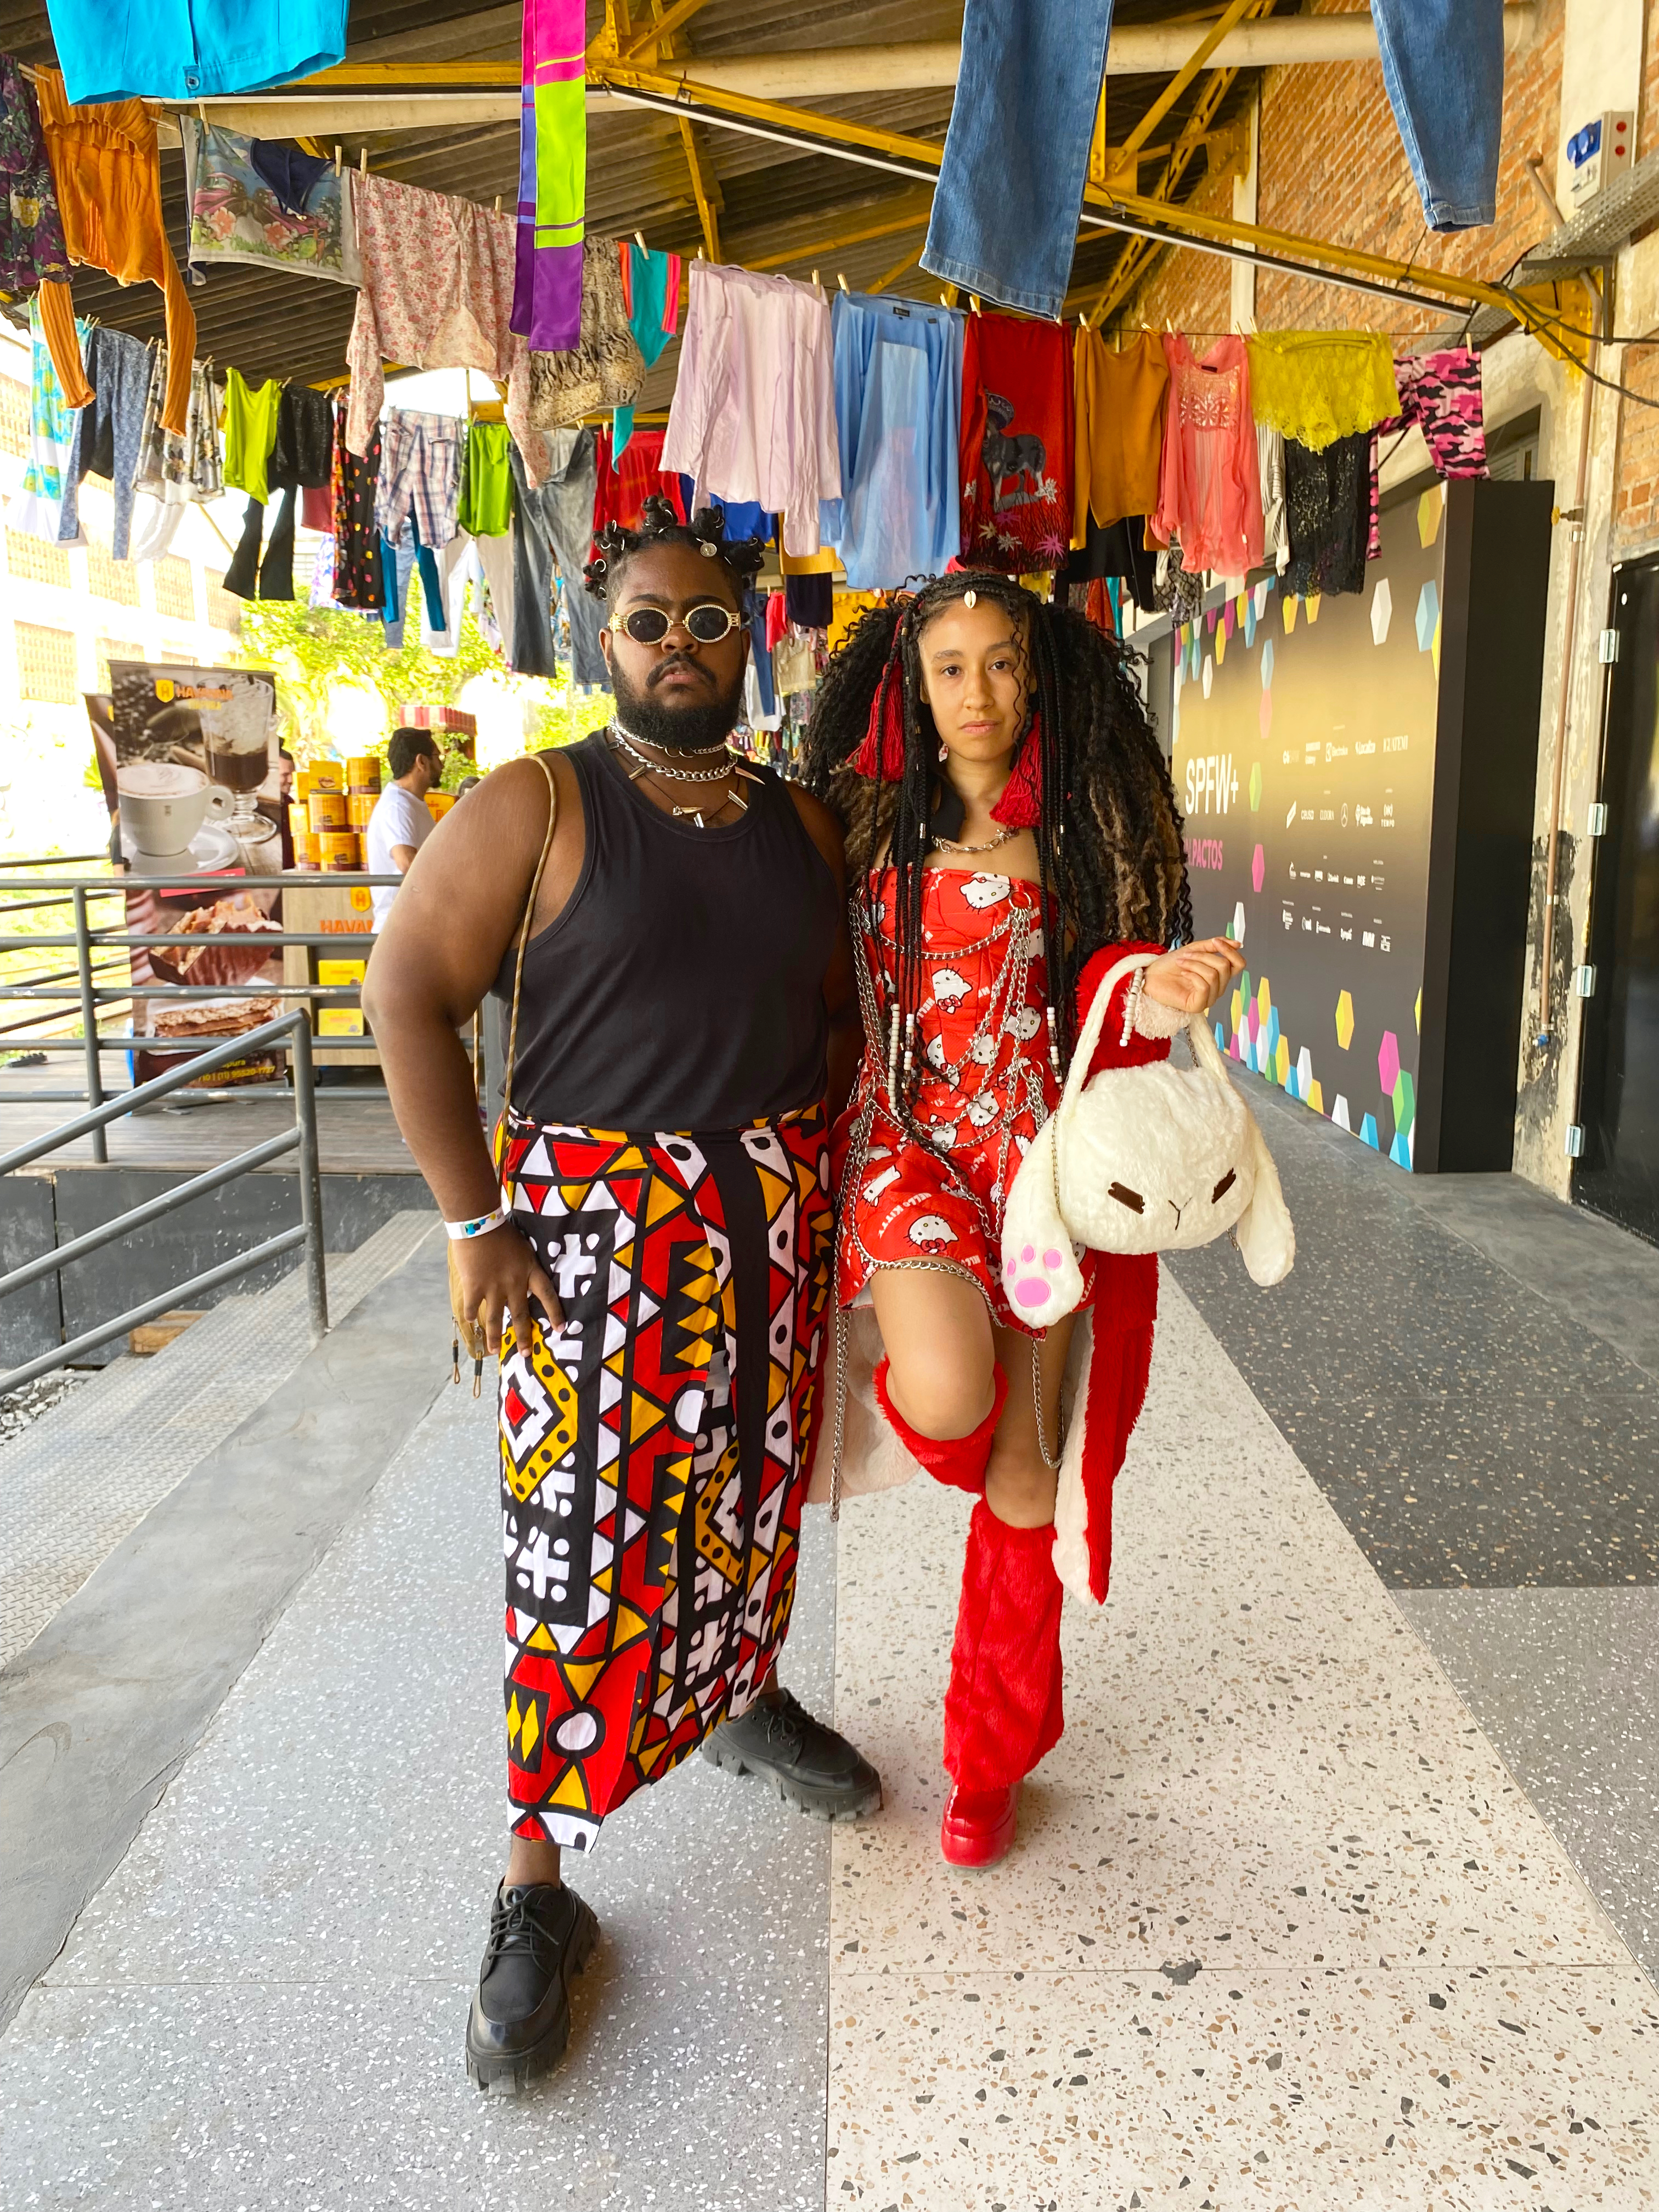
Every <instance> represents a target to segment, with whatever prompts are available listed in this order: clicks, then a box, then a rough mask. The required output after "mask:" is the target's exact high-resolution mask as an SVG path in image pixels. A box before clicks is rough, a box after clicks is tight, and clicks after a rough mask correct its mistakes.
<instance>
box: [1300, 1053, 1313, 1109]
mask: <svg viewBox="0 0 1659 2212" xmlns="http://www.w3.org/2000/svg"><path fill="white" fill-rule="evenodd" d="M1312 1081H1313V1054H1311V1053H1310V1051H1309V1049H1308V1048H1307V1046H1306V1045H1305V1044H1304V1046H1303V1048H1302V1049H1301V1051H1300V1052H1299V1053H1297V1056H1296V1095H1297V1097H1298V1098H1305V1097H1307V1095H1308V1085H1310V1083H1311V1082H1312Z"/></svg>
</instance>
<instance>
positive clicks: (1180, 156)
mask: <svg viewBox="0 0 1659 2212" xmlns="http://www.w3.org/2000/svg"><path fill="white" fill-rule="evenodd" d="M1272 7H1273V0H1247V5H1246V9H1245V11H1244V12H1245V13H1246V14H1247V15H1250V16H1261V15H1267V13H1268V12H1269V10H1270V9H1271V8H1272ZM1229 12H1230V13H1231V12H1232V11H1231V9H1230V11H1229ZM1230 27H1231V26H1230ZM1237 75H1238V71H1237V70H1231V69H1220V70H1212V72H1211V75H1210V78H1209V81H1208V82H1207V83H1206V85H1205V87H1204V89H1203V90H1202V92H1200V94H1199V96H1198V100H1197V101H1196V103H1195V104H1194V108H1193V112H1192V113H1191V114H1190V115H1189V116H1188V118H1187V127H1186V129H1185V130H1184V131H1182V133H1181V136H1180V137H1179V138H1178V139H1177V140H1176V143H1175V145H1174V146H1173V147H1172V148H1171V149H1170V155H1169V159H1168V161H1166V162H1165V164H1164V173H1163V175H1162V176H1161V177H1160V178H1159V179H1158V182H1157V184H1156V185H1153V187H1152V198H1153V199H1155V200H1162V201H1169V200H1170V199H1172V198H1173V197H1174V194H1175V191H1176V186H1177V185H1179V184H1180V182H1181V180H1182V178H1183V177H1184V176H1185V175H1186V173H1187V171H1188V167H1190V166H1191V163H1192V159H1193V155H1194V154H1195V153H1196V152H1197V150H1198V149H1199V146H1200V144H1201V143H1203V140H1204V137H1205V136H1206V134H1207V132H1208V130H1209V126H1210V125H1211V124H1212V122H1213V121H1214V119H1215V118H1216V116H1217V115H1218V112H1220V108H1221V104H1222V102H1223V100H1225V99H1226V97H1227V95H1228V94H1229V93H1230V92H1231V90H1232V88H1233V81H1234V79H1235V78H1236V77H1237ZM1132 135H1133V134H1132ZM1126 143H1127V142H1126ZM1138 183H1139V177H1138V176H1135V177H1131V178H1129V179H1127V188H1128V190H1129V191H1134V190H1135V188H1136V186H1137V185H1138ZM1161 251H1162V249H1161V248H1160V247H1158V246H1153V245H1152V244H1151V243H1150V242H1149V241H1146V240H1137V241H1135V242H1134V243H1133V244H1132V245H1131V246H1129V247H1128V249H1127V251H1126V252H1124V253H1122V254H1121V255H1120V256H1119V258H1118V263H1117V266H1116V268H1115V270H1113V272H1112V275H1111V278H1110V280H1109V283H1107V284H1106V285H1105V286H1104V288H1103V289H1102V291H1101V292H1100V293H1099V295H1097V298H1096V299H1095V300H1094V301H1092V302H1091V306H1090V307H1089V311H1088V319H1089V321H1090V322H1091V323H1096V322H1099V321H1101V320H1103V319H1104V318H1105V317H1106V316H1108V315H1109V314H1111V313H1113V312H1114V311H1115V309H1116V308H1118V307H1121V305H1122V303H1123V301H1125V300H1126V299H1127V297H1128V296H1129V294H1130V293H1131V292H1132V291H1133V289H1134V288H1135V286H1136V285H1137V284H1138V283H1139V282H1140V280H1141V278H1142V277H1143V276H1145V275H1146V270H1147V269H1148V268H1149V267H1150V266H1151V264H1152V262H1153V261H1154V260H1155V259H1156V258H1157V257H1158V253H1159V252H1161Z"/></svg>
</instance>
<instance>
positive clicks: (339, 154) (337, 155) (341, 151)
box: [334, 146, 345, 176]
mask: <svg viewBox="0 0 1659 2212" xmlns="http://www.w3.org/2000/svg"><path fill="white" fill-rule="evenodd" d="M344 157H345V148H344V147H343V146H337V147H336V148H335V149H334V173H335V175H336V176H338V175H339V173H340V164H341V162H342V161H343V159H344Z"/></svg>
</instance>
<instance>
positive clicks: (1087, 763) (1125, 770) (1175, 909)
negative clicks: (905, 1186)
mask: <svg viewBox="0 0 1659 2212" xmlns="http://www.w3.org/2000/svg"><path fill="white" fill-rule="evenodd" d="M967 592H974V593H975V595H976V596H977V597H978V598H980V599H994V600H995V601H996V602H997V604H998V605H1000V606H1003V607H1006V609H1007V610H1008V611H1009V612H1010V614H1012V616H1014V617H1016V621H1017V623H1018V626H1019V628H1020V629H1021V630H1022V632H1023V633H1024V637H1025V641H1026V644H1025V651H1026V654H1027V661H1028V665H1027V700H1028V708H1027V720H1026V732H1025V734H1024V736H1023V737H1022V738H1021V740H1020V742H1021V744H1029V743H1030V742H1032V741H1033V724H1034V723H1035V734H1036V742H1037V743H1038V744H1041V746H1042V764H1041V765H1042V773H1041V778H1040V781H1041V786H1042V820H1041V822H1040V823H1039V824H1038V825H1037V828H1036V847H1037V869H1038V889H1039V893H1040V897H1041V903H1042V933H1043V945H1044V951H1045V955H1046V958H1045V963H1044V964H1045V969H1046V972H1047V979H1048V980H1047V994H1048V1012H1049V1017H1050V1021H1051V1024H1052V1031H1053V1035H1054V1039H1055V1042H1056V1043H1057V1044H1058V1047H1059V1049H1060V1061H1061V1066H1062V1067H1064V1066H1066V1064H1067V1063H1068V1062H1069V1060H1070V1056H1071V1051H1072V1047H1073V1043H1074V1042H1075V1038H1076V1020H1075V1008H1074V1004H1073V1001H1074V998H1075V988H1076V982H1077V978H1078V975H1079V972H1080V971H1081V969H1082V967H1083V965H1084V963H1085V961H1086V960H1087V959H1088V958H1089V957H1090V955H1091V953H1094V952H1096V951H1098V950H1099V949H1100V947H1101V946H1102V945H1111V944H1118V943H1122V942H1123V941H1125V940H1126V939H1139V940H1140V941H1142V942H1143V943H1154V944H1162V945H1180V944H1186V943H1188V942H1190V941H1191V939H1192V936H1193V908H1192V896H1191V893H1190V890H1189V889H1188V882H1187V860H1186V854H1185V851H1184V849H1183V848H1182V836H1181V830H1182V822H1181V811H1180V809H1179V807H1178V806H1177V805H1176V795H1175V786H1174V784H1173V783H1172V782H1171V781H1170V771H1169V768H1168V765H1167V764H1166V763H1165V761H1164V755H1163V753H1162V752H1161V751H1160V750H1159V748H1158V739H1157V738H1156V737H1155V736H1154V735H1153V732H1152V724H1151V723H1150V722H1149V720H1147V716H1146V708H1145V707H1144V706H1143V705H1142V703H1141V698H1140V694H1139V690H1138V689H1137V687H1136V685H1135V683H1134V680H1133V677H1132V675H1131V673H1130V670H1129V666H1128V661H1129V657H1130V656H1129V654H1128V653H1127V650H1126V648H1125V647H1123V646H1122V645H1121V644H1120V643H1119V641H1117V640H1116V639H1115V638H1112V637H1108V636H1107V635H1105V634H1104V633H1103V631H1101V630H1099V629H1097V628H1096V627H1095V625H1094V624H1093V623H1091V622H1088V621H1086V620H1085V618H1084V617H1083V616H1081V615H1079V614H1074V613H1073V611H1071V609H1070V608H1068V607H1065V606H1061V605H1054V604H1050V603H1049V602H1048V601H1045V600H1042V599H1038V598H1037V597H1036V594H1035V593H1034V592H1028V591H1026V590H1025V589H1024V587H1023V586H1021V585H1019V584H1018V583H1016V582H1015V581H1014V580H1013V579H1012V577H1010V576H1006V575H1002V574H999V573H997V572H996V571H994V570H989V569H963V570H960V571H958V572H957V573H955V574H951V575H946V576H940V577H937V578H935V579H934V580H933V581H932V582H931V583H929V584H927V585H926V586H924V587H923V588H922V589H921V591H919V592H915V594H914V595H900V596H898V597H896V598H895V599H890V600H889V601H887V602H886V603H885V604H884V605H879V606H876V607H872V608H871V609H870V611H869V612H868V613H867V614H866V615H864V616H863V617H861V618H860V621H859V622H858V623H857V625H856V626H855V627H854V629H853V631H852V633H851V635H849V636H848V640H847V641H846V643H845V644H844V645H843V646H842V648H841V650H840V651H839V652H838V653H836V655H835V657H834V658H833V659H831V661H830V663H829V667H828V669H827V670H826V671H825V674H824V678H823V684H822V685H821V686H820V688H819V690H818V695H817V700H816V701H815V702H814V705H813V711H812V719H811V724H810V726H809V727H808V731H807V736H806V743H805V750H804V754H803V757H802V767H801V781H803V783H804V784H805V787H806V788H807V790H809V791H810V792H811V793H813V794H814V795H815V796H816V797H817V798H819V799H823V801H824V802H825V804H826V805H829V807H830V808H831V809H832V810H833V811H834V812H835V813H836V815H837V816H838V817H840V820H841V823H842V828H843V829H844V830H845V832H846V836H847V845H848V876H849V878H850V879H851V880H852V881H853V882H854V883H855V884H858V885H860V887H862V886H863V885H864V884H865V883H866V880H867V878H868V876H869V872H870V871H871V870H872V868H873V867H874V866H876V865H877V863H878V861H879V860H883V858H885V859H886V860H888V861H889V862H890V865H891V866H893V867H894V869H895V870H896V883H895V886H894V902H895V911H894V917H893V921H894V938H895V943H894V951H895V957H896V977H895V981H896V994H897V1010H898V1012H899V1013H900V1014H901V1015H902V1016H903V1017H904V1018H907V1020H908V1018H911V1017H914V1016H915V1013H916V1012H917V1011H918V1009H919V1007H920V1004H921V996H922V975H921V945H922V927H921V888H922V884H921V879H922V872H923V863H924V861H925V860H926V859H927V851H928V847H929V845H930V844H931V842H932V836H931V830H930V826H929V825H930V821H931V817H932V814H933V804H934V800H935V799H936V797H937V796H938V793H939V781H940V770H939V764H938V753H939V733H938V732H937V731H936V729H935V728H934V726H933V715H932V713H931V712H930V711H929V709H928V707H927V702H925V701H924V700H923V698H922V696H921V641H922V636H923V634H924V633H925V631H926V630H927V626H928V624H929V623H931V622H932V621H933V619H934V617H936V616H937V615H939V614H940V613H941V612H942V611H944V609H945V608H946V607H947V606H950V605H953V604H955V603H956V602H957V601H958V600H960V599H962V598H963V596H964V594H965V593H967ZM895 648H896V650H897V653H898V659H899V671H900V675H901V678H902V703H903V722H904V772H903V775H902V778H901V779H900V780H899V781H896V782H884V781H880V780H879V779H878V778H875V777H871V776H864V775H860V774H859V773H858V771H857V770H856V769H854V767H853V765H852V757H853V755H854V753H855V752H856V751H857V750H858V749H859V747H860V744H862V743H863V741H864V738H865V733H866V729H867V727H868V726H869V720H870V710H871V707H872V703H873V702H874V700H875V698H876V695H877V691H878V688H879V686H880V684H881V680H882V674H883V671H884V669H885V668H886V667H887V665H888V664H889V662H890V659H892V656H893V654H894V652H895ZM1016 758H1018V751H1017V752H1016Z"/></svg>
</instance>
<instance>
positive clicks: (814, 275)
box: [812, 269, 818, 291]
mask: <svg viewBox="0 0 1659 2212" xmlns="http://www.w3.org/2000/svg"><path fill="white" fill-rule="evenodd" d="M817 283H818V272H817V270H816V269H815V270H813V271H812V289H813V290H814V291H816V290H817Z"/></svg>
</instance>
